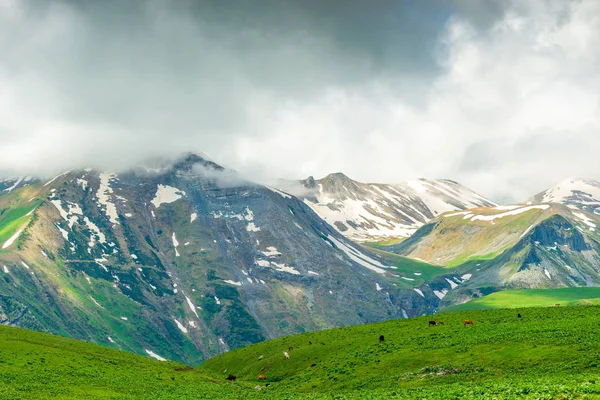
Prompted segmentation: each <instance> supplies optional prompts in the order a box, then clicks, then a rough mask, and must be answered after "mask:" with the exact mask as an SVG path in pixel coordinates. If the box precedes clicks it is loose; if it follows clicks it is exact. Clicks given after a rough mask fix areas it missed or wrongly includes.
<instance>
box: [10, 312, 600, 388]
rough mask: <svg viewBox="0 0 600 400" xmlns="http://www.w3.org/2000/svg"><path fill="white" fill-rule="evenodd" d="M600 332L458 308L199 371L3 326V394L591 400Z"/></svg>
mask: <svg viewBox="0 0 600 400" xmlns="http://www.w3.org/2000/svg"><path fill="white" fill-rule="evenodd" d="M519 315H520V317H519ZM467 319H468V320H471V321H473V326H471V325H467V326H465V324H464V321H465V320H467ZM429 321H435V323H436V325H435V326H433V325H432V326H430V324H429ZM442 323H443V325H442ZM599 327H600V307H598V306H591V305H590V306H571V307H563V306H561V307H532V308H516V309H499V310H477V311H461V312H452V313H443V314H438V315H435V316H425V317H417V318H411V319H401V320H393V321H387V322H381V323H375V324H367V325H359V326H351V327H346V328H338V329H331V330H324V331H319V332H311V333H304V334H300V335H294V336H287V337H283V338H279V339H274V340H269V341H265V342H261V343H258V344H255V345H251V346H247V347H244V348H241V349H238V350H233V351H230V352H227V353H225V354H222V355H220V356H217V357H214V358H211V359H209V360H207V361H205V362H203V363H202V364H201V365H199V366H188V365H184V364H180V363H175V362H169V361H157V360H152V359H150V358H148V357H143V356H138V355H135V354H131V353H127V352H122V351H117V350H112V349H106V348H104V347H101V346H97V345H94V344H90V343H86V342H81V341H77V340H72V339H67V338H62V337H58V336H52V335H48V334H44V333H38V332H33V331H28V330H24V329H19V328H12V327H0V383H1V385H0V397H1V398H6V399H9V398H10V399H50V398H52V399H79V398H86V399H182V398H186V399H188V398H189V399H244V398H249V399H264V398H268V399H331V398H334V399H387V398H399V399H440V398H444V399H461V398H467V399H520V398H528V399H575V398H577V399H594V398H599V397H600V361H599V357H600V346H599V345H598V341H599V338H600V328H599ZM380 337H383V340H381V339H380ZM286 353H287V354H288V356H289V358H286V357H285V354H286Z"/></svg>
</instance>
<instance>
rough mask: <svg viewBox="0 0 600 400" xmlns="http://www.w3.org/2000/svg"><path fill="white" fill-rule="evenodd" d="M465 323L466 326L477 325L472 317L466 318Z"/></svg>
mask: <svg viewBox="0 0 600 400" xmlns="http://www.w3.org/2000/svg"><path fill="white" fill-rule="evenodd" d="M463 323H464V325H463V326H465V327H466V326H467V325H471V326H475V324H474V323H473V321H472V320H470V319H465V321H464V322H463Z"/></svg>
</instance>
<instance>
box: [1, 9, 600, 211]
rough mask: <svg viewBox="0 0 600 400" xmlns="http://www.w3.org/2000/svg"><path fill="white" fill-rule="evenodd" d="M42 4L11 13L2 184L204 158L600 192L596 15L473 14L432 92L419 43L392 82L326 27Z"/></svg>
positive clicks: (452, 31)
mask: <svg viewBox="0 0 600 400" xmlns="http://www.w3.org/2000/svg"><path fill="white" fill-rule="evenodd" d="M30 3H31V2H16V1H8V0H2V1H0V52H2V54H3V57H2V59H0V143H1V146H2V149H3V157H2V158H0V170H18V171H24V172H40V171H45V170H46V169H51V170H52V171H47V173H48V174H51V173H53V172H54V170H56V169H63V168H67V167H70V166H71V165H72V164H74V163H75V164H94V165H98V164H99V165H100V166H102V165H110V167H111V169H113V170H114V169H118V168H122V167H126V166H127V163H131V162H137V161H138V160H141V159H143V158H146V157H148V156H152V155H156V154H159V155H166V156H171V155H173V154H176V153H179V152H182V151H204V152H206V153H207V154H209V155H210V156H212V158H214V159H216V160H218V161H222V162H223V163H224V164H226V165H229V166H231V167H233V168H236V169H238V170H240V171H244V172H247V171H248V172H249V173H252V174H253V175H254V176H259V177H261V178H267V177H285V178H303V177H305V176H307V175H315V176H317V177H319V176H324V175H326V174H327V173H330V172H335V171H343V172H345V173H347V174H348V175H350V176H352V177H354V178H356V179H360V180H364V181H385V182H397V181H401V180H405V179H410V178H414V177H418V176H425V177H431V178H437V177H447V178H451V179H454V180H458V181H460V182H462V183H464V184H466V185H468V186H470V187H472V188H473V189H475V190H477V191H479V192H481V193H482V194H485V195H488V196H492V197H495V198H502V197H511V198H513V199H516V200H521V199H523V198H526V197H528V196H529V195H530V194H533V192H535V191H538V190H542V189H544V188H545V187H546V186H550V185H552V184H554V183H555V182H556V181H558V180H560V179H562V178H563V177H565V176H570V175H582V176H586V177H590V178H596V179H598V178H599V177H598V176H597V166H596V165H595V161H594V160H595V159H596V156H597V154H598V153H599V152H600V139H598V136H599V135H598V128H599V127H600V121H599V115H600V113H599V111H600V110H599V107H598V96H599V95H598V93H600V70H599V69H598V68H597V66H598V65H600V50H598V47H597V44H596V40H597V39H596V38H598V37H600V3H598V2H596V1H591V0H590V1H578V2H565V1H527V2H521V1H514V2H506V3H503V6H504V13H503V14H501V15H500V18H496V19H495V20H493V21H492V22H491V23H486V24H481V23H480V24H475V23H473V21H472V19H470V18H469V17H468V16H465V15H464V14H463V12H464V10H462V11H461V12H460V13H457V14H455V15H454V16H452V17H451V18H450V20H449V21H448V23H447V25H446V26H445V29H444V30H443V32H441V34H440V35H439V38H438V40H437V46H435V47H432V48H431V49H428V50H427V51H430V52H431V53H432V54H433V55H434V56H435V60H437V65H433V66H432V65H426V64H423V65H422V69H423V70H427V71H428V72H427V73H423V74H422V75H419V74H408V73H407V72H406V71H404V70H402V69H401V68H400V67H398V65H401V64H402V60H404V59H408V58H410V57H411V55H412V53H411V52H412V51H413V50H411V47H410V38H409V39H406V38H404V39H402V40H404V42H401V43H403V46H404V47H402V49H404V50H403V51H402V52H401V53H399V54H394V53H393V52H394V51H396V50H397V48H396V47H392V46H389V49H390V50H387V51H388V53H389V54H388V53H384V55H385V56H386V57H387V58H394V60H395V61H394V63H388V64H389V65H388V64H386V65H385V68H383V67H382V68H378V64H377V63H378V62H382V63H385V60H386V57H380V59H375V58H373V57H371V56H370V55H369V52H368V51H366V50H365V51H362V50H364V49H362V50H361V51H358V50H357V49H356V48H353V49H350V50H348V49H347V48H345V47H344V46H346V45H345V44H344V46H342V44H340V42H339V40H338V38H337V37H336V36H335V35H334V34H333V33H332V32H328V31H324V30H322V29H324V28H321V27H315V26H313V25H310V24H309V25H306V26H308V27H310V28H311V29H305V28H306V27H305V26H304V25H302V26H300V25H298V26H300V28H302V29H300V28H298V29H287V30H285V29H275V28H273V29H272V30H268V29H267V28H264V24H263V25H260V26H259V27H257V26H240V27H239V28H237V29H236V28H232V26H231V25H227V29H226V30H219V29H218V28H215V26H217V27H218V26H219V22H220V21H219V22H217V23H212V25H211V23H210V21H208V20H197V19H194V18H193V17H192V16H190V15H191V13H186V12H181V11H182V10H179V11H173V10H174V7H171V6H169V4H167V3H165V2H162V1H158V0H155V1H152V2H149V3H147V4H148V6H147V7H145V8H144V10H143V12H141V13H140V15H136V18H139V20H137V19H136V20H135V21H132V22H130V23H128V24H123V23H122V21H121V24H117V23H115V21H113V19H114V16H112V17H111V18H109V19H108V20H107V19H106V18H104V19H103V18H102V15H101V16H100V17H98V16H90V15H89V14H87V13H86V12H84V11H82V9H80V8H75V7H70V6H66V5H64V4H63V3H55V2H51V3H48V4H50V5H48V6H44V7H42V6H40V8H39V9H37V10H35V12H33V11H32V10H31V9H29V8H27V5H28V4H30ZM183 11H185V10H183ZM297 14H301V13H297ZM386 15H387V14H386ZM278 18H279V17H278ZM350 21H352V20H350ZM108 22H110V23H115V26H112V25H111V24H108ZM128 22H129V21H128ZM309 22H310V21H309ZM377 22H378V21H375V24H376V23H377ZM222 25H224V24H222ZM291 25H293V24H291ZM350 25H351V24H350ZM224 26H225V25H224ZM294 26H295V25H294ZM109 28H110V29H109ZM295 28H297V27H296V26H295ZM313 28H314V29H313ZM265 29H266V30H265ZM232 32H233V33H232ZM365 32H366V31H365ZM415 34H416V35H421V34H424V33H423V32H417V33H415ZM365 35H366V33H365ZM358 37H359V38H360V35H358ZM376 39H377V38H376ZM388 39H389V42H390V43H394V40H395V37H394V36H389V37H388ZM415 39H418V38H415ZM398 40H400V39H398ZM407 40H408V41H407ZM368 46H373V44H367V47H368ZM351 50H352V51H351ZM359 50H360V49H359ZM367 50H368V48H367ZM421 58H422V57H421ZM421 58H419V59H421ZM381 60H384V61H381ZM433 70H435V71H438V72H437V73H436V74H432V73H431V71H433ZM245 175H248V173H246V174H245Z"/></svg>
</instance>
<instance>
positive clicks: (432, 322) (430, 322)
mask: <svg viewBox="0 0 600 400" xmlns="http://www.w3.org/2000/svg"><path fill="white" fill-rule="evenodd" d="M428 326H430V327H431V326H436V323H435V321H429V325H428Z"/></svg>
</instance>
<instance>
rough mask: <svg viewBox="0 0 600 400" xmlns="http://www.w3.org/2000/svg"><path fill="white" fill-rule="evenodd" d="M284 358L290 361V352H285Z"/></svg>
mask: <svg viewBox="0 0 600 400" xmlns="http://www.w3.org/2000/svg"><path fill="white" fill-rule="evenodd" d="M283 356H284V357H285V359H286V360H289V359H290V355H289V354H288V352H287V351H284V352H283Z"/></svg>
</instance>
